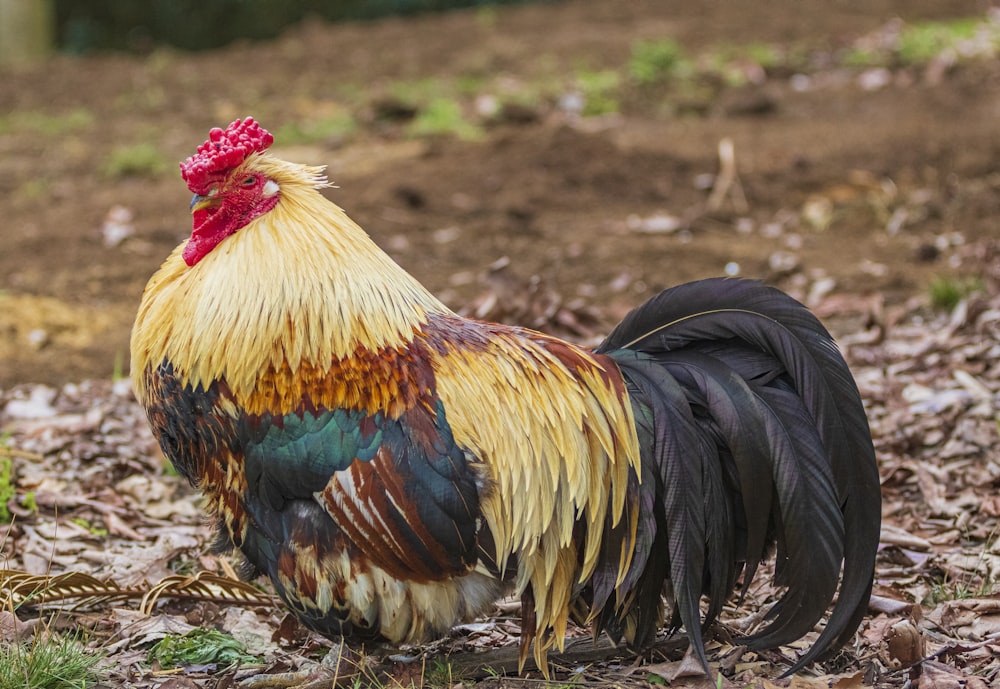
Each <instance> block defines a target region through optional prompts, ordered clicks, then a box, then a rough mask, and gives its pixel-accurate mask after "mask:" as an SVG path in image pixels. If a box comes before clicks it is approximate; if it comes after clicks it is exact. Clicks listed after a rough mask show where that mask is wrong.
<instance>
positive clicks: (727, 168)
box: [706, 136, 750, 213]
mask: <svg viewBox="0 0 1000 689" xmlns="http://www.w3.org/2000/svg"><path fill="white" fill-rule="evenodd" d="M727 196H728V197H730V198H731V199H732V201H733V208H735V209H736V212H737V213H746V212H747V211H748V210H749V209H750V206H749V204H748V203H747V197H746V195H745V194H744V193H743V185H742V184H740V178H739V175H737V173H736V147H735V145H734V144H733V140H732V139H730V138H729V137H728V136H727V137H725V138H723V139H721V140H720V141H719V174H718V176H717V177H716V178H715V184H713V185H712V193H711V194H709V197H708V201H707V202H706V206H707V207H708V210H709V211H712V212H715V211H717V210H719V208H720V207H721V206H722V202H723V201H725V200H726V197H727Z"/></svg>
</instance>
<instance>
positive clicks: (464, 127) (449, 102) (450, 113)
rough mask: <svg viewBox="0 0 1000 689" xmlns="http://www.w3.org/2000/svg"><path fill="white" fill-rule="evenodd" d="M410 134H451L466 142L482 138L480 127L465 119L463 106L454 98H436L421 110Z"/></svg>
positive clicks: (411, 125) (411, 127) (412, 124)
mask: <svg viewBox="0 0 1000 689" xmlns="http://www.w3.org/2000/svg"><path fill="white" fill-rule="evenodd" d="M409 132H410V134H411V135H413V136H436V135H440V134H450V135H453V136H457V137H458V138H459V139H463V140H466V141H474V140H476V139H479V138H481V137H482V132H481V131H480V129H479V127H477V126H476V125H474V124H472V123H471V122H469V121H468V120H466V119H465V116H464V115H463V114H462V104H461V103H459V102H458V101H456V100H454V99H452V98H435V99H434V100H432V101H431V102H430V103H428V104H427V106H426V107H423V108H421V109H420V111H419V112H418V113H417V116H416V117H415V118H414V119H413V122H411V123H410V127H409Z"/></svg>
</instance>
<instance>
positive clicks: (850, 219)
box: [0, 0, 1000, 388]
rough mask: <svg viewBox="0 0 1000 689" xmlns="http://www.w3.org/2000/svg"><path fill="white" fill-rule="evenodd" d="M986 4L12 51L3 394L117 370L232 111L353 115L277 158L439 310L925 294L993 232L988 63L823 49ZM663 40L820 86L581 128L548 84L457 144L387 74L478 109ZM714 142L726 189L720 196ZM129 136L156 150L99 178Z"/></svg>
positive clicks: (651, 6)
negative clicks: (512, 289)
mask: <svg viewBox="0 0 1000 689" xmlns="http://www.w3.org/2000/svg"><path fill="white" fill-rule="evenodd" d="M984 10H985V7H984V4H983V3H982V2H979V1H978V0H967V1H958V2H948V3H942V2H939V1H938V0H920V1H912V0H907V1H905V2H904V1H902V0H897V1H896V2H890V1H884V0H883V1H878V2H870V1H868V2H842V3H836V4H830V3H825V2H820V1H819V0H811V1H809V2H798V3H792V2H777V3H750V2H740V3H729V2H722V1H721V0H716V1H715V2H702V3H685V2H678V1H674V0H669V1H664V0H647V1H645V2H640V1H633V2H628V3H607V2H602V1H600V0H580V1H577V2H566V3H546V4H539V5H529V6H523V7H514V8H504V9H501V10H498V11H496V12H493V11H482V10H481V11H478V12H474V11H469V12H456V13H449V14H444V15H438V16H429V17H423V18H417V19H405V20H403V19H390V20H385V21H378V22H373V23H366V24H346V25H339V26H326V25H320V24H316V23H307V24H306V25H303V26H301V27H296V28H293V29H292V30H290V31H289V32H287V34H286V35H284V36H283V37H282V38H281V39H279V40H277V41H274V42H271V43H265V44H243V45H234V46H231V47H229V48H227V49H225V50H220V51H216V52H210V53H203V54H181V53H177V52H174V51H170V50H157V51H154V52H152V53H151V54H149V55H145V56H127V55H106V56H94V57H86V58H76V57H67V56H60V57H56V58H53V59H52V60H51V61H49V62H47V63H45V64H44V65H38V66H34V67H22V68H16V69H15V68H10V69H8V70H7V71H5V72H2V73H0V197H2V198H3V199H4V201H3V213H4V219H3V250H2V251H0V388H3V387H9V386H11V385H14V384H16V383H23V382H42V383H49V384H62V383H65V382H68V381H79V380H85V379H90V378H95V377H107V376H110V375H112V374H113V373H114V372H123V371H124V370H125V369H127V359H128V357H127V347H128V333H129V328H130V325H131V322H132V318H133V315H134V310H135V307H136V305H137V303H138V299H139V296H140V293H141V291H142V288H143V285H144V284H145V281H146V280H147V278H148V277H149V275H150V274H151V273H152V272H153V271H154V269H155V268H156V266H157V265H158V264H159V262H160V261H161V260H162V259H163V258H164V257H165V256H166V255H167V253H168V252H169V251H170V249H171V248H172V247H173V246H175V245H176V244H177V243H178V242H179V241H181V240H183V239H184V237H185V236H186V233H187V231H188V229H189V227H190V224H189V223H190V221H189V217H188V215H187V201H188V192H187V190H186V189H185V188H184V186H183V184H182V182H181V180H180V179H179V176H178V175H177V174H176V168H175V167H174V161H179V160H182V159H183V158H185V157H186V156H188V155H189V154H190V153H192V152H193V150H194V148H195V146H196V145H197V144H198V143H200V142H201V141H202V140H203V139H204V137H205V135H206V132H207V130H208V129H209V128H210V127H212V126H217V125H222V126H225V124H227V123H228V122H229V121H231V120H232V119H234V118H235V117H238V116H244V115H247V114H252V115H254V116H255V117H256V118H257V119H258V120H260V121H262V123H263V124H264V125H265V126H267V127H269V128H272V129H273V130H277V129H279V128H280V127H281V126H283V125H285V124H288V123H290V122H296V121H302V120H308V119H309V118H315V117H316V116H317V113H324V112H333V113H335V112H340V111H343V110H345V109H346V110H347V111H349V112H350V114H351V115H352V116H353V117H354V119H355V120H356V121H357V122H359V123H360V126H359V127H358V128H357V129H356V130H355V131H354V132H353V133H352V134H351V135H350V136H347V137H345V136H330V137H328V138H325V139H322V140H319V141H316V140H312V141H309V142H308V143H307V144H297V145H295V146H285V147H284V149H283V147H282V141H281V140H280V137H279V140H278V142H277V144H276V148H275V151H276V152H277V153H279V154H281V155H285V156H286V157H289V158H296V159H298V160H302V161H308V162H315V163H322V164H326V165H328V166H329V170H330V175H331V178H332V179H333V180H334V181H335V182H336V183H337V185H338V188H336V189H334V190H331V191H330V196H331V197H332V198H333V199H334V200H335V201H336V202H337V203H338V204H340V205H341V206H343V207H344V208H346V209H347V210H348V212H349V213H350V214H351V215H352V216H354V217H355V219H356V220H358V221H359V222H360V223H361V224H362V225H363V226H364V227H366V229H368V230H369V232H370V233H371V234H372V235H373V236H374V237H375V239H376V240H377V241H378V242H379V243H381V244H382V245H383V246H385V247H387V248H388V249H389V250H390V252H391V253H392V254H393V256H394V257H395V258H396V259H397V260H398V261H399V262H400V263H402V264H403V265H404V266H405V267H406V268H407V269H409V270H410V271H411V272H413V273H414V274H415V275H416V276H417V277H418V278H419V279H420V280H421V281H423V282H424V283H425V284H427V285H428V286H429V287H430V288H431V289H433V290H434V291H435V292H437V293H438V294H440V295H442V296H443V297H444V298H445V299H446V301H448V302H449V303H451V304H452V305H454V306H456V307H462V306H465V305H468V304H470V303H479V302H477V299H478V300H480V301H481V299H482V296H483V295H484V294H486V293H488V292H490V291H491V290H493V291H495V290H496V289H497V284H498V280H502V282H503V284H505V285H508V289H509V286H510V285H515V286H516V285H530V284H532V280H533V276H538V278H540V280H541V284H542V285H543V286H544V288H545V289H551V290H553V291H554V292H555V293H557V294H559V295H561V298H563V299H566V300H568V301H573V300H577V301H581V302H583V303H586V304H588V305H595V306H599V307H600V308H601V309H603V312H604V313H606V314H609V315H610V317H616V316H617V315H620V313H621V312H623V311H624V309H625V308H627V307H628V306H631V305H633V304H635V303H636V302H638V301H639V300H640V299H641V298H643V297H645V296H648V295H650V294H651V293H653V292H654V291H655V290H658V289H660V288H662V287H664V286H667V285H670V284H674V283H677V282H681V281H685V280H689V279H692V278H697V277H702V276H708V275H718V274H721V273H722V272H723V271H724V269H725V267H726V266H727V264H738V270H739V272H740V273H741V274H743V275H747V276H755V277H762V278H765V279H768V280H771V281H772V282H775V283H777V284H779V285H782V286H784V287H786V288H788V289H791V290H792V291H793V292H796V293H797V294H800V295H802V296H808V293H809V290H810V289H811V288H812V286H813V285H815V284H817V282H818V283H820V285H821V286H823V288H824V289H826V290H829V287H830V286H831V285H835V289H836V290H837V291H848V292H855V293H868V294H879V295H883V296H884V298H885V300H886V302H887V303H889V304H892V303H898V302H900V301H903V300H905V299H907V298H909V297H911V296H913V295H918V294H925V293H926V290H927V285H928V284H929V282H930V281H931V280H932V279H933V278H934V277H935V276H940V275H948V274H950V273H953V272H954V271H955V270H956V269H955V264H954V261H949V258H950V252H951V251H952V249H953V248H954V247H955V245H956V244H958V243H970V242H975V241H976V240H977V239H980V238H984V237H990V236H995V234H996V232H997V230H996V222H997V221H996V219H997V217H998V215H1000V213H998V211H1000V194H998V190H1000V178H998V176H997V172H996V161H997V160H998V159H1000V136H997V133H998V128H997V122H998V117H1000V65H998V64H997V63H996V61H981V60H979V61H971V62H968V63H966V62H962V63H960V64H958V65H955V66H950V67H949V66H947V65H945V66H944V67H943V68H940V69H935V68H934V66H933V65H931V66H929V67H928V66H919V67H913V68H909V69H899V70H894V71H892V72H891V73H890V76H889V78H888V80H887V82H886V83H884V84H882V85H880V87H878V88H872V87H871V86H865V85H864V84H863V79H862V76H861V75H860V72H861V70H854V71H852V72H844V71H842V70H839V71H838V70H837V69H834V68H830V69H826V68H825V66H824V60H825V59H829V57H830V56H835V55H836V54H837V51H838V50H842V49H844V48H845V46H850V45H851V44H852V42H854V41H857V40H859V38H861V37H864V36H866V35H869V34H872V33H873V32H874V33H877V32H879V31H880V30H884V27H886V25H887V22H889V21H890V20H892V19H893V18H894V17H900V18H902V19H904V20H905V21H908V22H917V21H923V20H940V19H946V18H951V17H958V16H979V17H982V16H983V12H984ZM665 37H672V38H674V39H675V40H677V41H678V42H679V43H680V44H681V45H682V46H683V48H684V50H685V51H686V53H687V54H689V55H692V56H694V55H698V54H700V53H703V52H704V51H706V50H709V49H710V48H711V47H712V46H720V45H722V46H725V45H747V44H751V43H756V44H769V45H776V46H782V47H786V48H787V47H789V46H791V47H798V48H802V47H805V49H806V50H809V51H812V52H811V54H812V55H813V57H812V58H811V61H812V63H814V67H813V68H812V72H811V73H810V74H809V75H808V76H809V78H811V82H810V83H811V86H810V87H809V88H802V87H801V82H796V81H795V78H794V77H793V75H791V74H787V73H782V71H781V70H780V69H775V70H770V71H769V72H767V73H766V74H764V75H763V76H764V77H766V78H763V79H756V80H751V81H748V82H747V83H744V84H740V85H737V86H728V85H726V84H724V83H723V84H709V85H708V87H707V91H708V95H705V93H704V91H705V89H702V92H701V93H699V94H697V95H695V96H693V97H692V96H690V95H685V96H676V94H672V93H670V92H667V91H663V92H661V91H657V90H656V89H646V90H640V89H631V91H630V90H629V89H623V90H624V95H623V96H622V98H621V106H620V108H618V110H617V112H615V113H612V114H610V115H604V116H602V117H593V118H586V117H579V116H576V115H575V113H574V112H573V111H572V108H571V107H569V108H567V107H563V105H564V104H562V103H560V102H559V101H558V100H556V99H553V98H549V99H546V98H542V99H540V100H538V101H536V102H533V103H531V104H530V106H526V107H521V108H517V109H511V110H509V111H505V112H504V113H503V116H500V117H493V118H490V119H489V120H488V121H485V120H484V124H483V127H482V131H483V132H484V134H483V136H482V137H481V138H480V139H478V140H476V141H471V142H470V141H462V140H459V139H458V138H456V137H450V136H441V137H430V138H427V137H424V138H414V137H411V136H408V135H407V130H406V128H405V126H404V125H403V124H400V122H401V121H402V120H403V119H405V117H407V116H408V114H407V113H406V112H405V107H400V106H401V104H400V103H399V102H397V100H398V99H397V100H394V98H396V97H395V96H393V95H392V93H393V88H394V86H393V85H394V84H399V83H406V82H409V83H413V84H416V86H415V87H414V88H416V89H417V90H419V89H420V88H421V84H423V85H424V86H425V87H426V88H429V89H430V88H434V86H433V84H436V83H441V82H442V81H445V82H447V81H449V80H452V81H454V80H463V79H464V80H466V81H467V82H469V81H472V82H475V83H478V84H481V86H480V87H479V92H477V93H474V94H470V95H469V97H468V99H467V100H468V103H467V104H466V105H467V107H469V108H472V107H474V106H475V104H476V103H479V102H481V101H480V100H476V99H478V98H481V97H483V96H489V95H490V94H489V93H488V92H487V91H488V89H489V88H493V87H495V86H496V85H497V84H498V83H499V84H503V83H507V84H510V83H513V84H532V83H538V82H546V83H560V84H564V85H565V90H566V91H567V93H569V92H571V91H572V88H573V84H574V76H573V75H574V73H576V72H578V71H580V70H582V69H587V70H591V71H599V70H603V69H621V67H622V65H624V64H625V63H626V61H627V60H628V58H629V51H630V47H631V46H632V45H633V44H634V42H635V41H637V40H639V39H649V40H653V39H662V38H665ZM824 56H826V57H824ZM477 80H478V81H477ZM797 84H798V85H797ZM473 88H474V89H475V88H476V87H473ZM402 105H405V103H404V104H402ZM398 110H403V111H404V112H403V113H402V116H399V113H398V112H396V111H398ZM725 138H728V139H729V140H731V141H732V143H733V146H734V149H733V150H734V152H735V170H736V172H738V182H739V183H740V185H739V186H734V187H733V188H732V189H731V190H730V191H731V193H730V194H728V195H726V196H725V197H722V198H721V203H709V200H710V198H709V197H710V193H711V191H712V187H713V179H714V180H715V181H716V184H715V186H718V184H717V182H718V179H719V178H718V177H715V175H717V173H719V171H720V159H719V155H718V147H719V144H720V141H721V140H723V139H725ZM143 145H144V146H145V147H146V148H145V150H147V151H148V150H152V151H154V154H153V155H154V156H155V159H154V160H153V162H152V163H147V164H146V166H145V167H142V166H136V167H135V168H134V170H133V171H135V172H137V174H127V173H128V170H129V169H131V168H128V169H126V170H125V173H122V171H121V169H120V168H117V169H116V168H114V167H113V162H111V161H114V160H116V157H115V156H116V155H117V154H118V153H120V151H121V150H122V149H123V148H125V149H130V150H133V151H134V150H135V149H136V148H137V147H140V148H141V147H142V146H143ZM167 161H169V162H167ZM738 192H742V194H740V193H738ZM116 214H117V215H116ZM109 219H110V221H111V224H110V225H108V222H109ZM664 228H665V229H666V230H667V231H655V230H663V229H664ZM116 229H121V230H122V233H123V234H122V235H116V234H115V231H116ZM643 230H647V231H643ZM124 235H127V237H126V238H125V239H124V240H123V241H121V236H124ZM498 262H499V264H498ZM498 265H500V266H503V265H506V267H505V268H503V269H502V270H498V269H497V267H498ZM731 269H736V266H735V265H731ZM827 278H832V280H833V281H834V282H830V281H829V280H827ZM535 282H536V283H537V278H536V279H535ZM536 288H538V287H537V284H536ZM503 294H504V293H503V292H501V296H503ZM500 315H503V314H502V313H501V314H500ZM601 325H606V323H602V324H601ZM598 329H599V328H598Z"/></svg>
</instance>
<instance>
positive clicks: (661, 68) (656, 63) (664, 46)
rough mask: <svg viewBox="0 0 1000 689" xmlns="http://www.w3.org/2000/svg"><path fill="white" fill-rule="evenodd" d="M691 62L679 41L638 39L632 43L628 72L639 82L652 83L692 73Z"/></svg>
mask: <svg viewBox="0 0 1000 689" xmlns="http://www.w3.org/2000/svg"><path fill="white" fill-rule="evenodd" d="M691 71H692V69H691V62H690V61H689V60H688V59H687V57H685V55H684V49H683V48H682V47H681V45H680V43H678V42H677V41H675V40H673V39H671V38H666V39H661V40H658V41H638V42H636V43H634V44H633V45H632V56H631V58H630V59H629V62H628V73H629V76H630V77H632V79H633V80H634V81H636V82H638V83H639V84H652V83H655V82H657V81H664V80H666V79H669V78H675V77H683V76H688V75H690V73H691Z"/></svg>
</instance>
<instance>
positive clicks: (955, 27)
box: [896, 19, 981, 65]
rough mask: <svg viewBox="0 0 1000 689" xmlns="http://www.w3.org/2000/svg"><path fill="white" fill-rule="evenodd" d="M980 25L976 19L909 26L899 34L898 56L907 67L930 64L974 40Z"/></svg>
mask: <svg viewBox="0 0 1000 689" xmlns="http://www.w3.org/2000/svg"><path fill="white" fill-rule="evenodd" d="M980 24H981V22H980V21H979V20H976V19H955V20H952V21H946V22H925V23H921V24H909V25H907V26H905V27H903V30H902V32H901V33H900V34H899V43H898V44H897V46H896V55H897V57H898V58H899V61H900V62H901V63H903V64H906V65H909V64H921V63H924V62H929V61H930V60H932V59H934V58H935V57H937V56H938V55H940V54H941V53H943V52H944V51H946V50H948V49H951V48H954V47H955V46H957V45H958V44H959V43H960V42H961V41H964V40H968V39H970V38H972V37H973V36H974V35H975V33H976V31H977V29H978V27H979V26H980Z"/></svg>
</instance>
